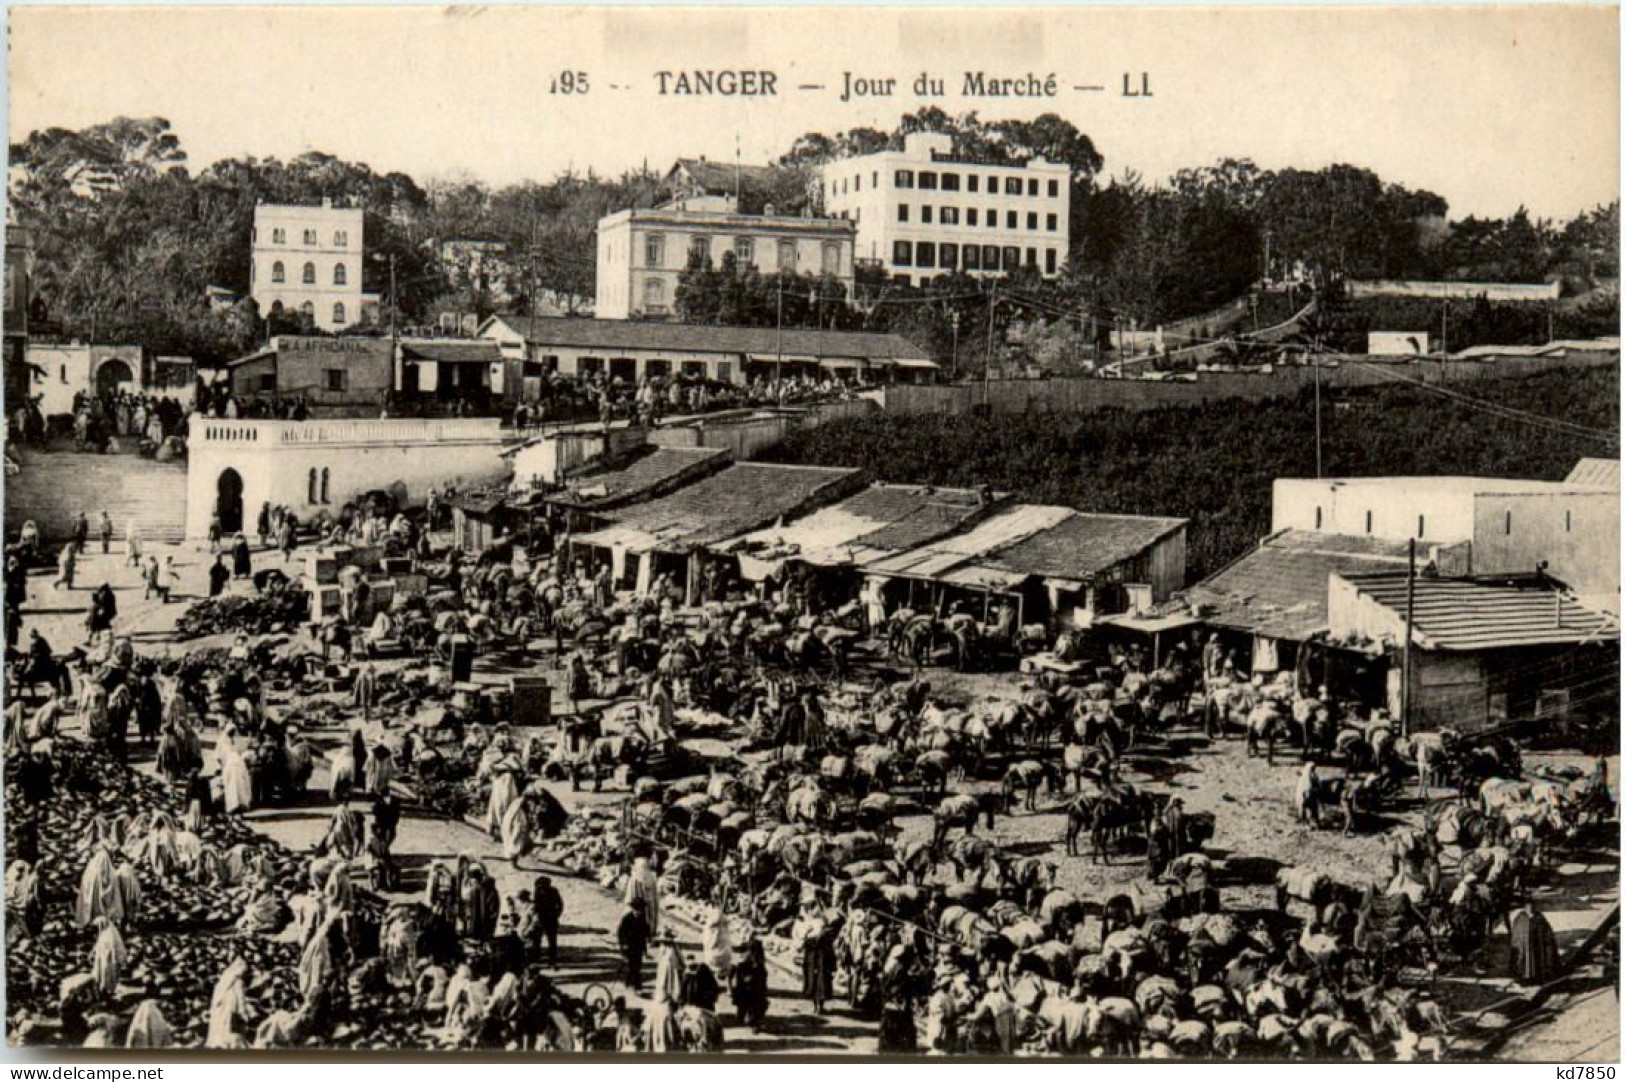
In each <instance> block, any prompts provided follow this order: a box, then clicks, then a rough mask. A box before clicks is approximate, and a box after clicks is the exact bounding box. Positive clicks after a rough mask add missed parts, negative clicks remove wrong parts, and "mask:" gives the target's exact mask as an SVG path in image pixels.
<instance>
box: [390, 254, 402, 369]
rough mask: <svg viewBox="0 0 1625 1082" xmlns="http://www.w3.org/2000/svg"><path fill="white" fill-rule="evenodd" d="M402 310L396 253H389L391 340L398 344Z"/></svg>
mask: <svg viewBox="0 0 1625 1082" xmlns="http://www.w3.org/2000/svg"><path fill="white" fill-rule="evenodd" d="M400 310H401V298H400V297H399V296H398V295H397V294H396V292H395V253H394V252H391V253H389V340H390V341H391V342H394V343H395V345H396V346H399V345H400V344H401V332H400V328H399V327H398V326H397V325H396V324H397V317H398V316H399V314H400Z"/></svg>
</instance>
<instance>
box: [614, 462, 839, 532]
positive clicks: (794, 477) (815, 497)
mask: <svg viewBox="0 0 1625 1082" xmlns="http://www.w3.org/2000/svg"><path fill="white" fill-rule="evenodd" d="M862 475H863V471H862V470H854V469H836V468H830V467H820V466H778V465H770V464H767V463H762V462H742V463H738V464H736V465H733V466H729V467H728V468H727V469H725V470H723V471H721V472H720V473H714V474H712V475H710V476H709V477H705V478H702V479H700V480H698V481H695V482H694V483H693V484H691V485H688V486H686V487H684V488H681V489H678V490H677V491H676V492H673V493H671V494H670V495H668V496H662V497H660V498H659V499H655V500H650V501H649V502H648V503H641V504H634V505H632V506H631V507H627V508H623V509H621V510H619V511H615V512H612V517H613V520H614V521H613V523H612V525H614V526H616V527H620V528H621V529H623V530H627V531H632V532H634V533H638V534H643V535H645V536H647V537H649V538H652V539H654V541H655V544H653V545H651V546H649V547H653V548H667V549H687V548H694V547H698V546H702V545H714V544H717V543H718V542H721V541H725V540H727V539H729V538H733V537H738V536H739V535H740V534H743V533H749V532H750V531H752V530H759V529H762V528H763V527H765V526H766V525H767V524H768V523H770V522H773V521H775V520H777V519H779V518H781V517H789V516H794V515H796V514H800V513H803V512H805V511H806V510H807V509H808V508H809V507H811V506H815V505H816V504H818V503H819V502H821V501H823V500H826V499H834V498H837V497H839V496H840V495H841V494H842V493H843V492H845V491H848V490H849V488H850V486H852V485H854V484H856V483H857V482H858V480H859V479H860V478H861V477H862Z"/></svg>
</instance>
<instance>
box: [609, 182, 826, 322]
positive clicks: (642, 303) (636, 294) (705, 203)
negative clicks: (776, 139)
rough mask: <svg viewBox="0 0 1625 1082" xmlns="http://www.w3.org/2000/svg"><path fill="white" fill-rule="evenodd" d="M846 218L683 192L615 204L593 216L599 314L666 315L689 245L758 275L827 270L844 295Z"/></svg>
mask: <svg viewBox="0 0 1625 1082" xmlns="http://www.w3.org/2000/svg"><path fill="white" fill-rule="evenodd" d="M854 236H855V231H854V228H853V225H852V223H851V222H845V221H839V220H836V219H831V218H797V217H791V216H789V215H782V214H740V213H737V212H736V211H735V210H734V207H733V203H732V200H731V199H726V198H722V197H706V198H703V199H688V200H685V201H684V205H683V206H681V207H660V208H656V209H653V210H623V211H620V212H619V213H617V214H611V215H609V216H608V217H607V218H603V219H600V220H599V222H598V289H597V297H596V303H595V306H594V308H593V313H594V314H595V315H596V316H597V317H598V318H599V319H635V318H639V317H650V316H672V315H674V314H675V311H676V307H675V306H676V299H677V281H678V279H679V278H680V277H681V276H682V273H683V271H684V269H686V268H687V267H688V264H689V253H690V252H693V251H696V250H699V251H702V252H704V253H705V254H706V255H708V256H709V257H710V259H711V265H712V266H713V267H718V268H720V267H721V266H722V258H723V255H724V254H725V253H727V252H732V253H733V254H734V257H735V259H737V260H738V263H739V266H740V267H741V268H744V267H747V266H754V267H755V268H756V270H757V271H758V272H759V273H761V274H763V275H771V274H777V273H779V272H781V271H783V272H785V273H791V274H811V275H814V276H820V275H826V274H827V275H829V276H831V277H833V278H835V279H836V280H837V281H839V282H840V283H841V284H842V285H843V286H844V287H845V288H846V290H847V294H848V295H849V296H850V295H851V290H852V251H853V247H852V246H853V239H854Z"/></svg>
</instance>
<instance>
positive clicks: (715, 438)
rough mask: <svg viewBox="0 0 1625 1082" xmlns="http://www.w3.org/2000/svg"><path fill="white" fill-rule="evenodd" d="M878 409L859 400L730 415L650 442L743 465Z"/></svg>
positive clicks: (658, 433) (664, 431) (656, 432)
mask: <svg viewBox="0 0 1625 1082" xmlns="http://www.w3.org/2000/svg"><path fill="white" fill-rule="evenodd" d="M876 408H878V407H877V406H876V404H875V401H873V400H871V399H869V398H856V399H850V400H847V401H842V402H824V403H820V404H818V405H816V406H806V407H795V408H786V409H780V410H773V411H760V412H756V413H749V414H741V413H730V414H724V415H723V416H720V417H715V418H710V419H706V418H701V419H698V420H695V421H692V422H687V423H684V424H680V425H672V426H669V427H664V428H656V429H653V430H651V431H650V433H649V441H650V442H651V443H656V444H659V445H660V446H662V447H722V448H726V449H727V451H728V452H729V453H730V455H731V456H732V457H733V460H734V461H735V462H744V461H746V460H748V459H751V458H754V457H756V456H757V455H758V454H760V453H761V452H762V451H764V450H766V449H767V448H769V447H772V446H773V445H774V444H777V443H780V442H782V441H783V440H784V438H785V437H786V436H787V435H789V434H790V433H791V432H793V431H794V430H796V429H798V428H816V427H817V426H818V425H822V424H828V423H830V422H831V421H839V420H845V419H847V418H850V417H861V416H863V415H865V414H867V413H870V412H872V411H874V410H875V409H876Z"/></svg>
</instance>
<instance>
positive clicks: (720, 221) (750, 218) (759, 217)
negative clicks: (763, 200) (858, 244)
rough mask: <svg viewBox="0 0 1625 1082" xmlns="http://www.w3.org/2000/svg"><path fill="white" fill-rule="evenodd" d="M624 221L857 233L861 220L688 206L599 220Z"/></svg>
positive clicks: (604, 224)
mask: <svg viewBox="0 0 1625 1082" xmlns="http://www.w3.org/2000/svg"><path fill="white" fill-rule="evenodd" d="M621 221H628V222H638V223H654V224H657V225H671V226H674V227H682V226H696V225H703V226H714V227H716V228H718V229H726V230H732V231H736V232H749V231H751V230H763V229H767V230H775V231H779V232H810V233H856V232H857V228H858V227H857V224H856V223H855V222H849V221H847V220H846V219H844V218H822V217H815V216H805V215H800V214H743V213H740V212H738V211H724V210H687V209H684V208H682V207H652V208H649V209H647V210H645V209H642V208H634V209H632V210H622V211H617V212H616V213H614V214H611V215H608V216H606V217H604V218H602V219H600V221H599V228H600V229H606V228H609V227H611V226H614V225H617V224H619V223H620V222H621Z"/></svg>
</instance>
